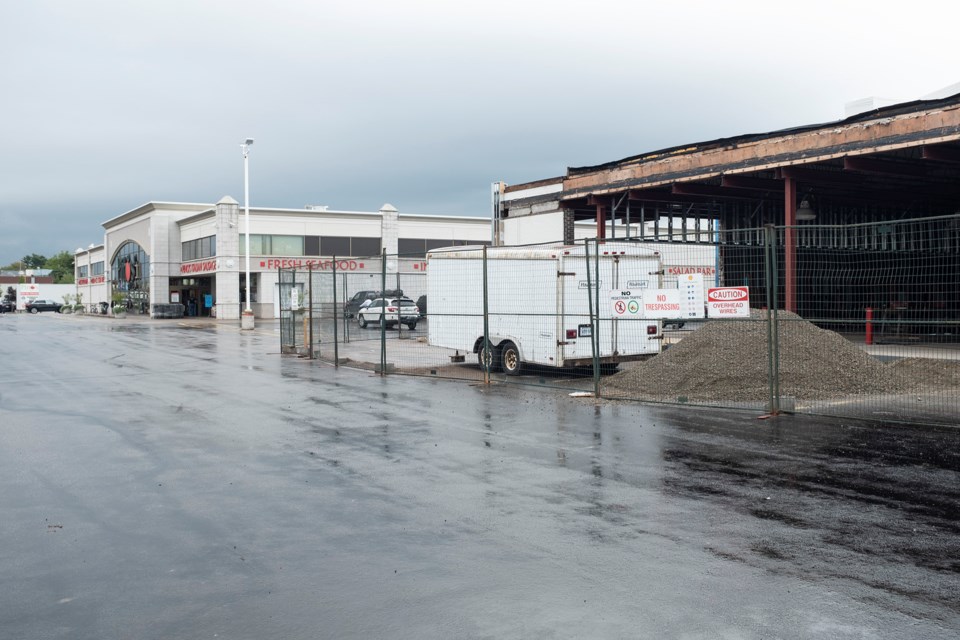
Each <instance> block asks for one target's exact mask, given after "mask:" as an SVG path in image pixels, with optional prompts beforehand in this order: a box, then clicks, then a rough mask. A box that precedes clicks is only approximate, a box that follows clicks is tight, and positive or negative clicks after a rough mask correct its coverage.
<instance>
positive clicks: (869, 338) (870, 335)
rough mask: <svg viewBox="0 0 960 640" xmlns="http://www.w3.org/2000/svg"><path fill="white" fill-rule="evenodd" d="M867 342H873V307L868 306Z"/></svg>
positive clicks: (869, 343)
mask: <svg viewBox="0 0 960 640" xmlns="http://www.w3.org/2000/svg"><path fill="white" fill-rule="evenodd" d="M867 344H868V345H871V344H873V309H872V308H870V307H867Z"/></svg>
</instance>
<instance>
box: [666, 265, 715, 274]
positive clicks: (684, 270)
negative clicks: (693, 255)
mask: <svg viewBox="0 0 960 640" xmlns="http://www.w3.org/2000/svg"><path fill="white" fill-rule="evenodd" d="M688 273H702V274H703V275H705V276H714V275H716V274H717V268H716V267H680V266H673V267H667V268H666V274H667V275H668V276H685V275H687V274H688Z"/></svg>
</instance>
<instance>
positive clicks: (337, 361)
mask: <svg viewBox="0 0 960 640" xmlns="http://www.w3.org/2000/svg"><path fill="white" fill-rule="evenodd" d="M332 264H333V285H332V286H331V287H330V288H331V289H333V366H334V367H339V366H340V349H339V346H340V345H339V342H340V335H339V333H338V331H337V329H338V328H339V326H340V318H339V316H340V309H339V308H338V307H337V256H333V263H332Z"/></svg>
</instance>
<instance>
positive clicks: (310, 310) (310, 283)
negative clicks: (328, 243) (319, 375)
mask: <svg viewBox="0 0 960 640" xmlns="http://www.w3.org/2000/svg"><path fill="white" fill-rule="evenodd" d="M307 297H308V298H309V300H310V303H309V304H310V306H309V307H307V316H309V318H310V349H309V350H308V351H307V353H308V354H309V357H310V359H311V360H313V357H314V356H313V263H310V262H308V263H307Z"/></svg>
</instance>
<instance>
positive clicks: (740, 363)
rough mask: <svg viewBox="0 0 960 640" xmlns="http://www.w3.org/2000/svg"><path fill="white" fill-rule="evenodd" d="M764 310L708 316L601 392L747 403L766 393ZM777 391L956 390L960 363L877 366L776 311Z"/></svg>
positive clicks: (829, 334)
mask: <svg viewBox="0 0 960 640" xmlns="http://www.w3.org/2000/svg"><path fill="white" fill-rule="evenodd" d="M765 318H766V314H765V312H761V311H759V310H753V311H752V312H751V318H750V320H746V319H744V320H714V321H710V322H707V323H706V324H705V325H704V326H703V327H701V328H700V329H698V330H696V331H693V332H692V333H690V334H689V335H688V336H686V337H684V338H683V340H681V341H680V342H678V343H677V344H675V345H673V346H671V347H670V348H668V349H666V350H665V351H663V352H662V353H661V354H660V355H658V356H656V357H654V358H651V359H650V360H647V361H644V362H642V363H639V364H637V365H636V366H633V367H631V368H629V369H626V370H624V371H621V372H620V373H617V374H615V375H612V376H609V377H608V378H606V379H605V380H604V389H605V393H609V394H611V395H623V396H630V397H640V398H646V399H665V400H669V401H675V400H677V399H678V398H685V399H686V400H688V401H709V400H723V401H732V402H754V401H762V400H765V399H766V398H767V397H768V395H769V389H768V386H767V385H768V381H767V374H768V362H767V323H766V321H765ZM778 318H779V322H778V327H779V334H780V340H779V344H780V395H781V396H792V397H794V398H797V399H827V398H841V397H845V396H857V395H870V394H891V393H893V394H896V393H911V392H917V391H936V390H938V389H949V388H960V362H955V361H944V360H929V359H924V358H905V359H902V360H898V361H895V362H894V363H891V364H884V363H882V362H880V361H879V360H877V359H875V358H873V357H871V356H870V355H868V354H867V353H866V352H865V351H863V350H862V349H861V348H860V347H858V346H857V345H855V344H853V343H851V342H849V341H848V340H846V339H844V338H843V337H842V336H840V335H839V334H837V333H835V332H833V331H828V330H826V329H820V328H819V327H817V326H816V325H814V324H812V323H810V322H807V321H806V320H803V319H802V318H801V317H800V316H798V315H796V314H794V313H790V312H786V311H781V312H778Z"/></svg>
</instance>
